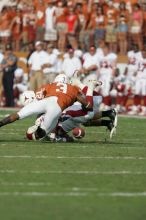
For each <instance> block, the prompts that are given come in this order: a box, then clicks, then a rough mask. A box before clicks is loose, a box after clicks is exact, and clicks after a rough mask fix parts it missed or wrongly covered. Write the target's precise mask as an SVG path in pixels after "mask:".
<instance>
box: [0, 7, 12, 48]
mask: <svg viewBox="0 0 146 220" xmlns="http://www.w3.org/2000/svg"><path fill="white" fill-rule="evenodd" d="M10 23H11V17H10V14H9V11H8V8H7V7H3V9H2V11H1V14H0V39H1V43H2V45H6V44H7V43H8V42H9V41H10V37H11V30H10Z"/></svg>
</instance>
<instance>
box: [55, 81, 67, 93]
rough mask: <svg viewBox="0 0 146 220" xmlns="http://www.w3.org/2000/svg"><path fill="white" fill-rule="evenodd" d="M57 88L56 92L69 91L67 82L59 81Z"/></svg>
mask: <svg viewBox="0 0 146 220" xmlns="http://www.w3.org/2000/svg"><path fill="white" fill-rule="evenodd" d="M56 85H57V87H58V88H57V89H56V92H62V93H64V94H66V93H67V84H65V83H57V84H56Z"/></svg>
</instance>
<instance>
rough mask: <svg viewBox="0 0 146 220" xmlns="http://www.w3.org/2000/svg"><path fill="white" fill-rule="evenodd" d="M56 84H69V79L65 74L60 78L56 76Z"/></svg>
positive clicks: (60, 75)
mask: <svg viewBox="0 0 146 220" xmlns="http://www.w3.org/2000/svg"><path fill="white" fill-rule="evenodd" d="M54 82H59V83H68V82H69V79H68V77H67V76H66V75H65V74H64V73H61V74H59V75H58V76H56V78H55V79H54Z"/></svg>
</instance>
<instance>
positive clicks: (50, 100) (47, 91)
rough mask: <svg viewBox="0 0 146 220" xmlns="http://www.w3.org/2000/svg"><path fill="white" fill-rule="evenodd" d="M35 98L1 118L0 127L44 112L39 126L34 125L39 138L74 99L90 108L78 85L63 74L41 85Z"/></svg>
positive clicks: (50, 128) (86, 108)
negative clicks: (74, 84)
mask: <svg viewBox="0 0 146 220" xmlns="http://www.w3.org/2000/svg"><path fill="white" fill-rule="evenodd" d="M37 98H38V99H40V98H41V99H40V100H35V101H33V102H31V103H29V104H28V105H26V106H24V107H23V108H22V109H21V110H20V111H19V112H17V113H14V114H11V115H10V116H8V117H6V118H4V119H2V120H1V121H0V127H2V126H4V125H6V124H9V123H12V122H14V121H16V120H19V119H23V118H26V117H28V116H31V115H34V114H44V121H43V122H42V123H41V126H38V127H36V131H35V137H36V139H41V138H44V137H45V136H46V135H47V134H48V133H50V132H51V131H52V130H53V129H54V128H55V127H56V125H57V122H58V119H59V117H60V116H61V114H62V111H63V110H64V109H66V108H67V107H69V106H71V105H72V104H73V103H74V102H75V101H78V102H80V103H81V104H82V105H83V107H84V109H85V110H92V106H91V104H90V102H88V101H87V100H86V98H85V97H83V94H82V92H81V90H80V89H79V87H77V86H73V85H71V84H69V83H68V78H67V76H66V75H65V74H60V75H58V76H57V77H56V78H55V81H54V83H52V84H47V85H46V86H44V87H42V88H41V90H40V92H39V93H38V94H37Z"/></svg>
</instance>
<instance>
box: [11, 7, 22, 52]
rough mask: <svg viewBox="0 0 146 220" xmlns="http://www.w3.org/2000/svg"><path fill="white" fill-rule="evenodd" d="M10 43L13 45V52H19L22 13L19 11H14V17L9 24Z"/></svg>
mask: <svg viewBox="0 0 146 220" xmlns="http://www.w3.org/2000/svg"><path fill="white" fill-rule="evenodd" d="M11 32H12V41H13V45H14V50H15V51H19V50H20V46H21V45H20V42H21V37H22V36H21V33H22V11H21V10H20V9H17V10H16V15H15V16H14V18H13V19H12V23H11Z"/></svg>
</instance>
